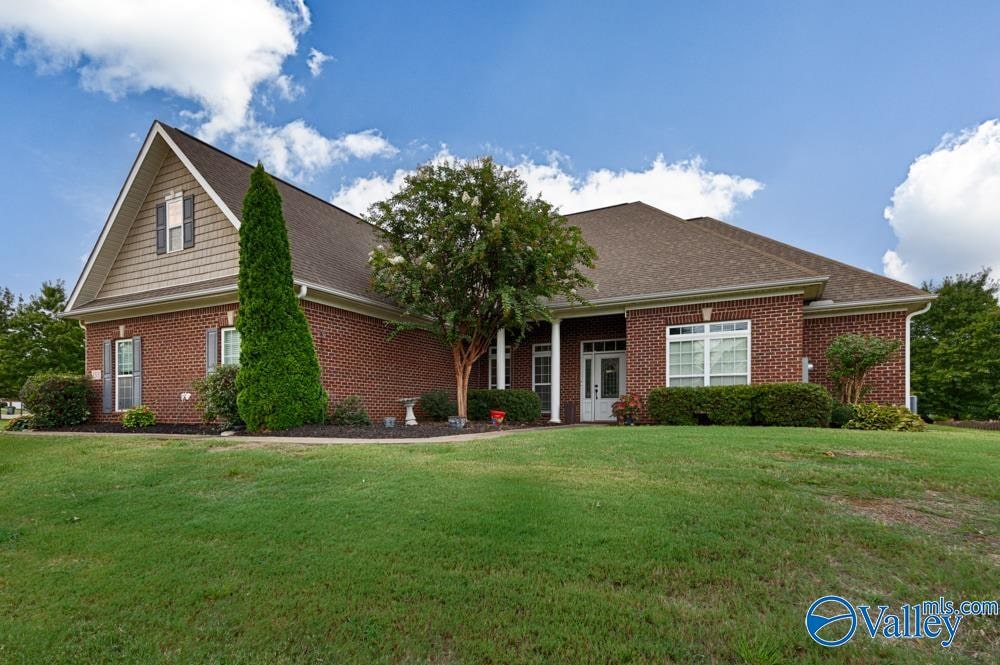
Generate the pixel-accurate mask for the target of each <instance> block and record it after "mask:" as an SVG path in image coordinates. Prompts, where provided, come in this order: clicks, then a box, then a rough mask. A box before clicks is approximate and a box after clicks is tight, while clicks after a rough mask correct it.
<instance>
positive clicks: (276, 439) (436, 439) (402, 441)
mask: <svg viewBox="0 0 1000 665" xmlns="http://www.w3.org/2000/svg"><path fill="white" fill-rule="evenodd" d="M579 427H606V425H603V424H593V423H580V424H575V425H550V426H547V427H525V428H523V429H510V430H507V429H505V430H500V431H496V432H472V433H469V434H449V435H445V436H431V437H422V438H412V439H411V438H399V437H397V438H386V439H354V438H341V437H320V436H226V437H224V436H219V435H216V436H212V435H207V434H155V433H149V434H146V433H143V432H134V433H133V432H34V431H29V432H2V433H0V436H85V437H86V436H93V437H102V436H104V437H107V436H110V437H133V438H134V437H145V438H149V439H153V440H157V439H192V440H202V441H206V440H211V441H220V442H221V441H226V442H228V443H232V444H234V445H241V444H244V443H251V444H262V443H292V444H296V445H303V446H328V445H359V444H362V445H363V444H369V443H374V444H379V445H409V444H413V443H460V442H463V441H479V440H481V439H496V438H499V437H503V436H510V435H513V434H526V433H528V432H546V431H550V430H559V429H570V428H579Z"/></svg>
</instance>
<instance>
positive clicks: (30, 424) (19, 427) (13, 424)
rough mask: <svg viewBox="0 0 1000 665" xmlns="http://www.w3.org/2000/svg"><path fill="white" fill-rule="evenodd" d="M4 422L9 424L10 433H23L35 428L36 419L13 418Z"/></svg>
mask: <svg viewBox="0 0 1000 665" xmlns="http://www.w3.org/2000/svg"><path fill="white" fill-rule="evenodd" d="M2 422H4V423H7V425H6V427H7V431H8V432H23V431H24V430H26V429H34V428H35V419H34V418H32V417H31V416H18V417H17V418H11V419H10V420H4V421H2Z"/></svg>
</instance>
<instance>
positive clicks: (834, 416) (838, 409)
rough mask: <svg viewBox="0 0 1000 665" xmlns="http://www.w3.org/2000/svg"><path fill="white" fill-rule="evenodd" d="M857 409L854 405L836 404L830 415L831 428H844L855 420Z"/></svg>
mask: <svg viewBox="0 0 1000 665" xmlns="http://www.w3.org/2000/svg"><path fill="white" fill-rule="evenodd" d="M856 413H857V409H856V408H855V407H854V405H853V404H844V403H843V402H834V403H833V411H832V412H831V413H830V427H843V426H844V425H846V424H847V423H848V422H850V421H851V420H853V419H854V416H855V414H856Z"/></svg>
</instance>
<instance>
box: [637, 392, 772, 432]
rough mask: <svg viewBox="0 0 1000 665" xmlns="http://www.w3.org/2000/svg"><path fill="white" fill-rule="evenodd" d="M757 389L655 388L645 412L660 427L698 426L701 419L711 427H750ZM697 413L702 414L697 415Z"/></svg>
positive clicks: (650, 394)
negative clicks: (705, 420) (704, 419)
mask: <svg viewBox="0 0 1000 665" xmlns="http://www.w3.org/2000/svg"><path fill="white" fill-rule="evenodd" d="M755 389H756V386H709V387H707V388H687V387H684V388H654V389H653V390H652V391H650V393H649V399H648V400H647V402H646V410H647V411H648V412H649V417H650V418H652V419H653V422H655V423H658V424H661V425H697V424H699V422H700V421H701V417H704V418H706V419H707V421H708V422H709V423H710V424H712V425H750V424H751V423H752V422H753V395H754V392H755ZM699 414H704V415H703V416H701V417H700V416H699Z"/></svg>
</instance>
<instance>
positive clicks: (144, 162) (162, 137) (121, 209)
mask: <svg viewBox="0 0 1000 665" xmlns="http://www.w3.org/2000/svg"><path fill="white" fill-rule="evenodd" d="M170 155H173V156H175V157H176V158H177V159H178V160H179V161H180V162H181V163H182V164H183V166H184V167H185V168H186V169H187V171H188V172H189V173H190V174H191V176H192V177H193V178H194V179H195V181H196V182H197V183H198V184H199V186H200V187H201V188H202V189H203V191H204V192H205V193H206V194H207V195H208V197H209V198H210V199H211V201H212V202H213V203H214V204H215V205H216V206H217V208H218V210H219V211H220V212H221V213H222V215H223V216H224V218H225V219H226V220H228V221H229V222H230V223H231V224H233V225H234V226H236V227H237V228H238V227H239V221H238V220H237V218H236V216H235V215H233V213H232V211H231V210H230V209H229V207H228V206H227V205H226V204H225V203H224V202H223V201H222V200H221V199H220V198H219V196H218V195H217V194H216V193H215V192H214V190H213V189H212V188H211V187H210V186H209V185H208V182H207V181H206V180H205V178H204V177H203V176H202V175H201V173H199V172H198V170H197V169H195V168H194V166H193V165H192V164H191V162H190V160H188V159H187V157H186V156H185V155H184V153H183V152H181V151H180V150H179V149H178V147H177V145H176V144H175V143H174V141H173V139H172V138H171V137H170V136H169V135H168V134H167V133H166V132H165V131H164V127H163V125H161V124H160V123H159V122H154V123H153V125H152V127H150V129H149V132H148V133H147V134H146V139H145V140H144V141H143V144H142V148H141V149H140V150H139V154H138V155H137V156H136V159H135V162H133V164H132V168H131V169H130V170H129V174H128V178H126V180H125V184H124V185H123V186H122V189H121V191H120V192H119V193H118V198H117V199H116V200H115V205H114V206H113V207H112V209H111V213H110V214H109V215H108V219H107V220H106V221H105V223H104V227H103V228H102V230H101V234H100V236H99V237H98V240H97V243H96V244H95V245H94V248H93V249H92V250H91V252H90V255H89V256H88V257H87V262H86V263H85V264H84V268H83V271H82V272H81V273H80V278H79V279H78V280H77V283H76V286H75V287H74V288H73V292H72V294H70V298H69V301H68V303H67V305H66V310H67V311H72V310H73V309H75V308H79V307H80V306H82V305H83V304H84V303H87V302H90V301H92V300H94V299H96V298H97V297H98V295H99V294H100V291H101V288H102V286H103V285H104V283H105V281H106V280H107V278H108V275H109V273H110V272H111V270H112V268H113V267H114V265H115V261H116V259H117V257H118V254H119V252H120V251H121V249H122V246H123V245H124V243H125V241H126V239H127V238H128V235H129V231H130V229H131V228H132V224H133V222H134V221H135V219H136V216H137V215H138V214H139V212H140V210H141V209H142V206H143V204H144V203H145V202H146V199H147V197H148V195H149V192H150V188H151V187H152V185H153V182H154V181H155V179H156V177H157V175H158V174H159V173H160V170H161V167H162V165H163V163H164V160H166V159H167V157H168V156H170Z"/></svg>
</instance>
